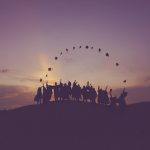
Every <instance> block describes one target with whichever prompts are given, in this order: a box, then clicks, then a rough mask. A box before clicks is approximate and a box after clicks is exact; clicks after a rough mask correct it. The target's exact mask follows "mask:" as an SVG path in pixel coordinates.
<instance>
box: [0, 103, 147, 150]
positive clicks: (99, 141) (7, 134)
mask: <svg viewBox="0 0 150 150" xmlns="http://www.w3.org/2000/svg"><path fill="white" fill-rule="evenodd" d="M149 114H150V103H139V104H133V105H129V106H127V108H126V111H124V112H121V111H119V110H115V111H112V110H110V109H109V108H108V107H105V106H100V105H97V104H89V103H87V104H84V103H77V102H71V101H66V102H51V103H50V104H48V105H45V106H44V105H31V106H25V107H21V108H17V109H14V110H9V111H1V112H0V147H2V149H3V150H4V149H14V150H17V149H26V150H29V149H32V150H33V149H71V150H72V149H77V150H78V149H100V150H105V149H108V150H130V149H131V150H134V149H135V150H141V149H142V150H144V149H150V143H149V138H150V117H149Z"/></svg>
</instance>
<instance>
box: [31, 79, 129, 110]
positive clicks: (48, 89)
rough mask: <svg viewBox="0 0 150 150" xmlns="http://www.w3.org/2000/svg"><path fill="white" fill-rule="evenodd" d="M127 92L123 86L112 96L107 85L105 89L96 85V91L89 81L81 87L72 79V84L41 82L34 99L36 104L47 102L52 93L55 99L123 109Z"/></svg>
mask: <svg viewBox="0 0 150 150" xmlns="http://www.w3.org/2000/svg"><path fill="white" fill-rule="evenodd" d="M127 94H128V93H127V92H125V88H124V89H123V92H122V93H121V95H120V96H119V97H118V98H117V97H113V96H112V89H110V91H109V92H108V91H107V87H106V89H105V90H103V89H102V88H100V87H98V90H97V91H96V89H95V88H94V87H93V86H92V85H91V84H89V82H87V85H86V86H83V87H81V86H80V84H78V83H77V81H74V82H73V84H72V83H71V82H70V81H69V82H68V83H62V82H60V83H59V84H57V83H56V82H55V85H54V86H52V85H48V83H46V86H45V85H44V84H43V86H42V87H39V88H38V90H37V94H36V96H35V98H34V101H36V102H37V104H48V103H49V102H50V101H51V99H52V95H53V96H54V100H55V101H64V100H65V101H66V100H72V101H78V102H85V103H86V102H91V103H98V104H104V105H108V106H111V107H112V108H114V107H116V106H120V108H122V109H124V108H125V106H126V102H125V98H126V96H127Z"/></svg>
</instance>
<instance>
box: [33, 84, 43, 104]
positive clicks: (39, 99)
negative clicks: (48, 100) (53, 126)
mask: <svg viewBox="0 0 150 150" xmlns="http://www.w3.org/2000/svg"><path fill="white" fill-rule="evenodd" d="M34 101H36V102H37V104H42V88H41V87H39V88H38V90H37V94H36V96H35V98H34Z"/></svg>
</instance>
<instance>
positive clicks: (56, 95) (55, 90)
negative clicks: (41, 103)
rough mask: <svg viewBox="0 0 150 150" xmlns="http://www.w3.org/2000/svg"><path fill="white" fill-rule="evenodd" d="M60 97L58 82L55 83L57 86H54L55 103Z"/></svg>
mask: <svg viewBox="0 0 150 150" xmlns="http://www.w3.org/2000/svg"><path fill="white" fill-rule="evenodd" d="M58 97H59V86H58V85H57V82H55V86H54V98H55V101H58Z"/></svg>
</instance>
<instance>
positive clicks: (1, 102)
mask: <svg viewBox="0 0 150 150" xmlns="http://www.w3.org/2000/svg"><path fill="white" fill-rule="evenodd" d="M34 95H35V92H33V91H31V89H30V88H29V87H26V86H7V85H0V110H1V109H11V108H16V107H20V106H24V105H29V104H33V98H34Z"/></svg>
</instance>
